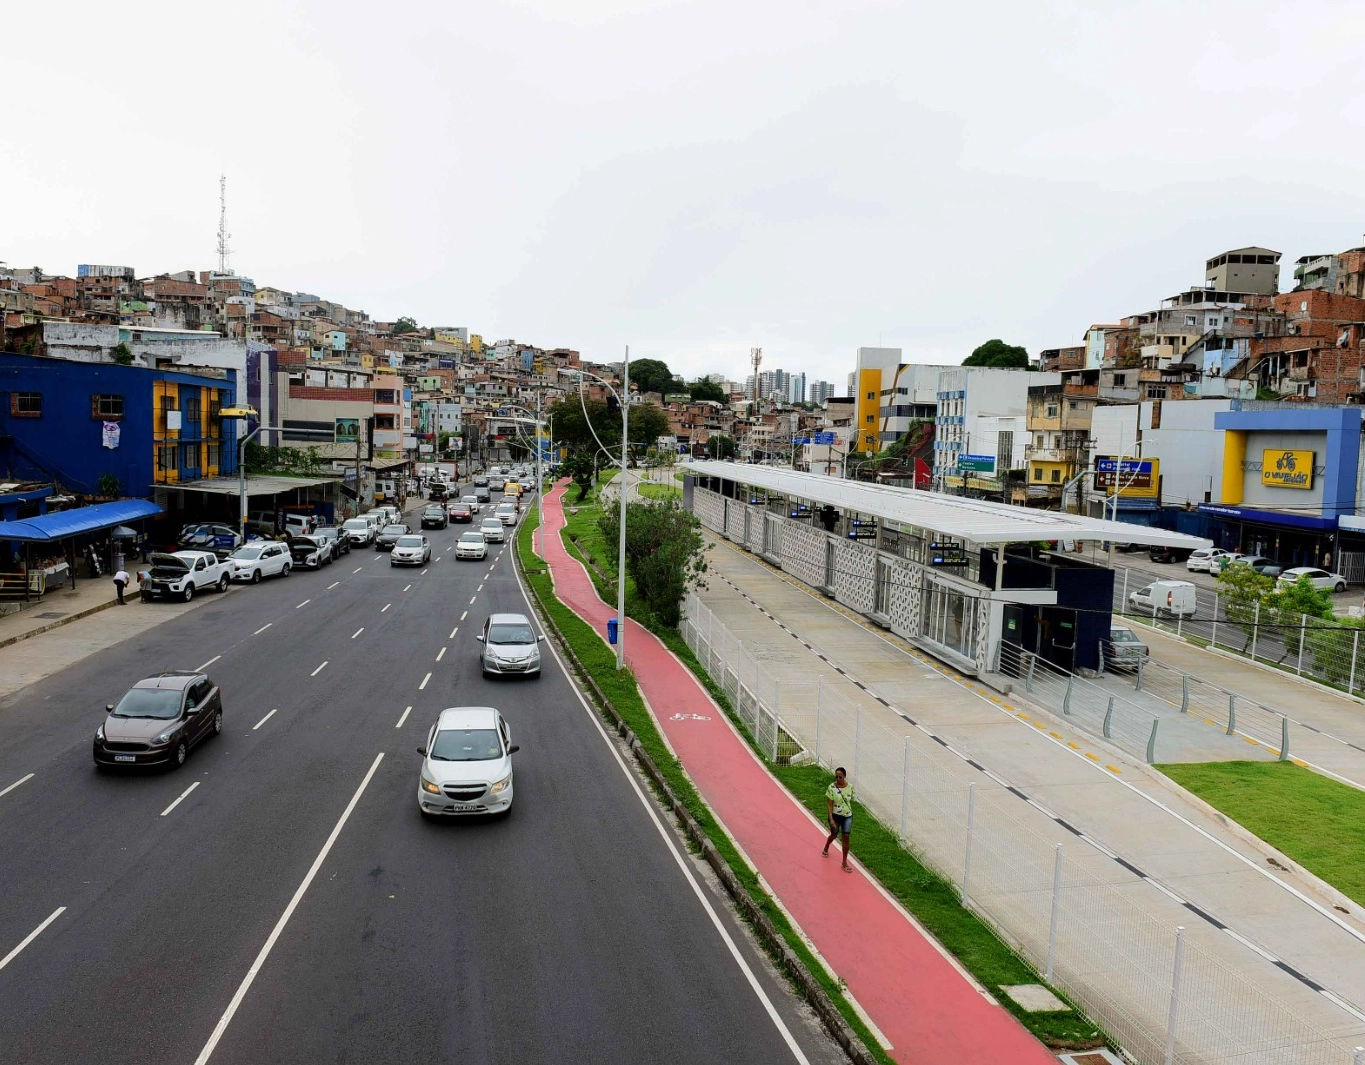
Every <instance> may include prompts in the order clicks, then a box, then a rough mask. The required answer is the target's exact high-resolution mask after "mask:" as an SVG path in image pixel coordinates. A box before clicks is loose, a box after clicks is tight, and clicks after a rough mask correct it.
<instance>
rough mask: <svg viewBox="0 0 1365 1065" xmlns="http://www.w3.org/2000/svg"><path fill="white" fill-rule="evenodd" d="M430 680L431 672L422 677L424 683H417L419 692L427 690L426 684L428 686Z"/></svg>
mask: <svg viewBox="0 0 1365 1065" xmlns="http://www.w3.org/2000/svg"><path fill="white" fill-rule="evenodd" d="M429 680H431V674H430V673H428V674H427V675H426V676H425V677H423V678H422V683H421V684H419V685H417V690H418V691H419V692H420V691H425V690H426V686H427V681H429Z"/></svg>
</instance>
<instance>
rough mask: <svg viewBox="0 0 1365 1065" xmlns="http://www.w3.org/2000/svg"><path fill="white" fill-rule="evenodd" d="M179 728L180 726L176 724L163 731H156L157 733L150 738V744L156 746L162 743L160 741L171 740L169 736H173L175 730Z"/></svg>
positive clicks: (168, 741)
mask: <svg viewBox="0 0 1365 1065" xmlns="http://www.w3.org/2000/svg"><path fill="white" fill-rule="evenodd" d="M179 729H180V726H179V725H176V726H175V727H173V728H168V729H164V730H163V731H161V732H158V733H157V734H156V736H155V737H154V738H153V739H152V744H153V746H156V745H158V744H162V743H170V742H171V737H172V736H174V735H175V734H176V732H177V731H178V730H179Z"/></svg>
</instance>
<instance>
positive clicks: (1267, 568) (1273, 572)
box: [1251, 559, 1284, 577]
mask: <svg viewBox="0 0 1365 1065" xmlns="http://www.w3.org/2000/svg"><path fill="white" fill-rule="evenodd" d="M1251 568H1252V569H1254V570H1255V571H1256V572H1257V573H1259V574H1260V575H1261V576H1262V577H1278V576H1279V575H1280V574H1281V573H1283V572H1284V567H1283V566H1281V565H1280V564H1279V563H1278V562H1272V561H1270V560H1269V559H1263V560H1262V561H1260V562H1253V563H1251Z"/></svg>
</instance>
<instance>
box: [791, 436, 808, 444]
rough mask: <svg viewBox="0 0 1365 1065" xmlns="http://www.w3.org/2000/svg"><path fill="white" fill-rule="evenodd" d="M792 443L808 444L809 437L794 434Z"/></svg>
mask: <svg viewBox="0 0 1365 1065" xmlns="http://www.w3.org/2000/svg"><path fill="white" fill-rule="evenodd" d="M792 443H793V444H809V443H810V437H808V436H794V437H792Z"/></svg>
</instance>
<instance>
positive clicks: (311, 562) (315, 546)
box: [289, 536, 332, 569]
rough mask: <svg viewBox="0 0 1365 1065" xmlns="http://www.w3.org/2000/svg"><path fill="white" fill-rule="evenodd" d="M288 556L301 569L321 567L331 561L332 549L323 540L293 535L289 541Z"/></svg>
mask: <svg viewBox="0 0 1365 1065" xmlns="http://www.w3.org/2000/svg"><path fill="white" fill-rule="evenodd" d="M289 557H290V558H291V559H293V561H294V565H295V566H300V567H302V568H303V569H322V567H323V566H326V565H328V564H329V563H331V561H332V549H331V548H330V547H329V546H328V545H327V543H326V542H325V541H323V540H315V539H314V538H313V537H311V536H295V537H293V538H292V539H291V540H290V541H289Z"/></svg>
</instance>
